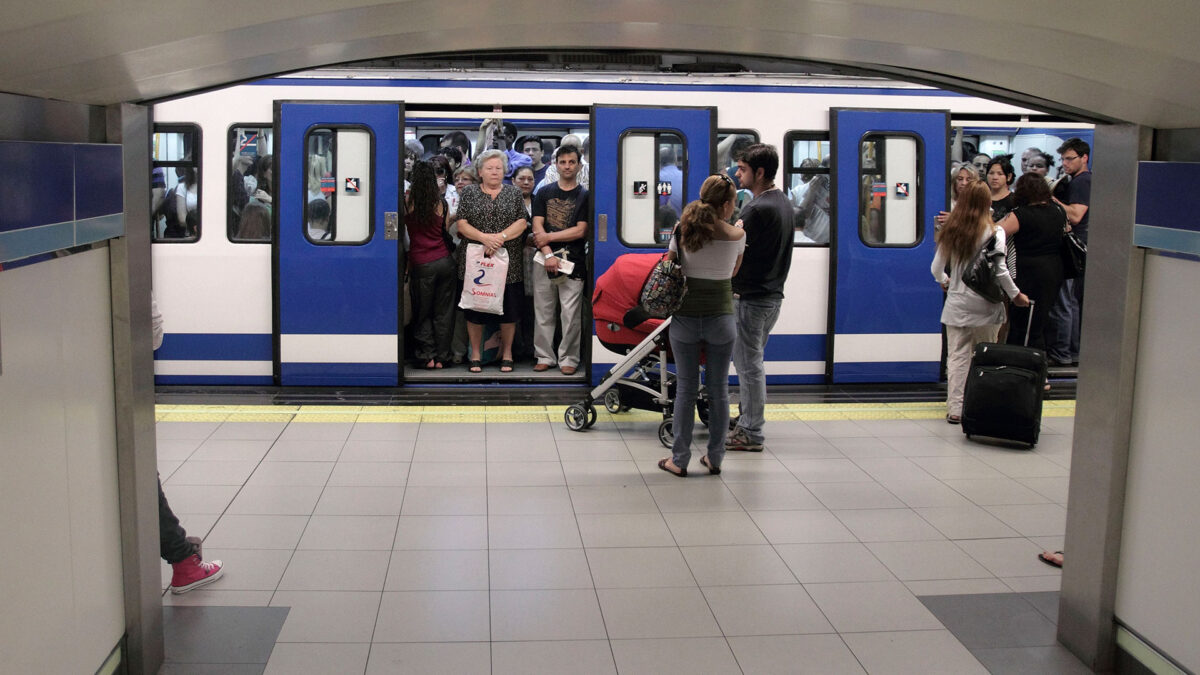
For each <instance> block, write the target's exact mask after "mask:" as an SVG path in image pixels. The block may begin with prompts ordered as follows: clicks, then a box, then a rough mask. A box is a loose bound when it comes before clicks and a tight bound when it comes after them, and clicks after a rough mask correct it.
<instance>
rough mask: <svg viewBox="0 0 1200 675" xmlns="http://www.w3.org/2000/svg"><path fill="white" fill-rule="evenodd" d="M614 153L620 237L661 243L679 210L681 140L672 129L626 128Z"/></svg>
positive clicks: (683, 172) (633, 242) (683, 164)
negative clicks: (616, 169)
mask: <svg viewBox="0 0 1200 675" xmlns="http://www.w3.org/2000/svg"><path fill="white" fill-rule="evenodd" d="M619 154H620V157H619V159H618V160H617V161H618V164H619V166H620V167H621V171H620V175H621V178H620V185H621V189H620V192H621V211H620V214H619V216H618V219H619V220H618V222H619V223H620V228H619V235H620V238H621V241H622V242H624V244H625V245H626V246H653V247H661V246H663V245H665V244H666V242H667V240H668V239H670V237H671V230H672V229H673V228H674V227H675V223H677V222H679V214H680V213H682V212H683V200H684V196H685V195H686V194H687V178H686V176H687V144H686V143H685V142H684V140H683V138H681V137H680V136H679V134H676V133H672V132H655V131H650V130H647V131H631V132H626V133H625V134H624V135H623V136H622V137H621V143H620V150H619Z"/></svg>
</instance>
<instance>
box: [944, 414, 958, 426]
mask: <svg viewBox="0 0 1200 675" xmlns="http://www.w3.org/2000/svg"><path fill="white" fill-rule="evenodd" d="M946 422H948V423H949V424H961V423H962V418H961V417H959V416H958V415H946Z"/></svg>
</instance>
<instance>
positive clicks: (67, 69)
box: [0, 0, 1200, 128]
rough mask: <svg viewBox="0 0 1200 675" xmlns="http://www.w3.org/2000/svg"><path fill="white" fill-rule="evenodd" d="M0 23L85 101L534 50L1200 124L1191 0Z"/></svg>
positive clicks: (168, 4) (69, 95)
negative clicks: (793, 74)
mask: <svg viewBox="0 0 1200 675" xmlns="http://www.w3.org/2000/svg"><path fill="white" fill-rule="evenodd" d="M0 26H3V28H0V45H3V47H2V49H3V52H2V56H0V91H5V92H9V93H14V94H24V95H29V96H37V97H42V98H49V99H57V100H65V101H71V102H77V103H88V104H110V103H118V102H127V101H145V100H150V99H156V98H162V97H167V96H173V95H177V94H181V93H185V92H189V91H194V90H198V89H204V88H209V87H215V86H220V85H224V84H228V83H232V82H237V81H243V80H248V79H253V78H257V77H261V76H264V75H271V74H277V73H283V72H290V71H296V70H302V69H308V68H313V67H317V66H323V65H331V64H338V63H345V62H349V61H359V60H364V59H373V58H380V57H390V56H408V55H421V54H430V53H447V52H456V51H463V52H479V51H485V50H509V51H512V50H521V49H526V48H530V46H531V45H532V44H534V43H536V47H537V48H538V49H539V50H540V49H630V50H665V51H706V52H716V53H728V54H737V55H752V56H755V57H759V58H765V59H788V60H804V61H814V62H824V63H835V64H845V65H849V66H857V67H863V68H867V69H870V70H873V71H875V72H884V73H888V74H891V75H892V76H894V77H896V78H898V79H916V80H920V81H926V82H933V83H938V84H940V85H942V86H944V87H947V88H952V89H965V90H969V91H972V92H975V93H980V94H983V95H989V94H990V95H993V96H998V97H1001V98H1009V99H1011V100H1021V101H1024V102H1026V103H1032V104H1037V103H1038V102H1041V103H1042V107H1047V108H1051V109H1057V110H1062V111H1077V112H1079V113H1082V114H1084V115H1085V116H1087V117H1091V118H1093V119H1101V120H1105V119H1107V120H1119V121H1127V122H1134V123H1138V124H1143V125H1147V126H1152V127H1158V128H1183V127H1200V86H1197V85H1198V84H1200V76H1198V73H1200V40H1197V31H1196V28H1197V23H1196V21H1195V13H1194V7H1193V6H1192V3H1190V2H1187V1H1186V0H1143V1H1142V2H1137V3H1131V2H1124V1H1121V0H1060V1H1058V2H1028V1H1021V2H1013V3H1006V4H1005V3H1002V4H999V5H998V4H996V3H976V2H963V1H962V0H786V1H778V0H776V1H771V0H736V1H723V2H717V1H714V0H649V1H647V0H610V1H606V2H595V0H557V1H555V2H546V1H545V0H506V1H495V2H480V1H479V0H471V1H466V0H408V1H402V2H387V1H380V0H288V1H287V2H276V3H246V2H243V1H242V0H206V1H205V2H182V1H180V0H158V1H155V2H151V1H147V0H117V1H116V2H111V3H96V2H94V1H90V0H42V1H40V2H8V3H3V6H2V7H0Z"/></svg>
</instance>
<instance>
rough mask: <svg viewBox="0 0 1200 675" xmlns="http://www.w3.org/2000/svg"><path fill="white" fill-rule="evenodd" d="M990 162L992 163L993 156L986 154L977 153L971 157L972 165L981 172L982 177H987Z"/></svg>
mask: <svg viewBox="0 0 1200 675" xmlns="http://www.w3.org/2000/svg"><path fill="white" fill-rule="evenodd" d="M990 161H992V158H991V156H990V155H988V154H987V153H985V152H976V153H974V154H973V155H971V164H972V165H973V166H974V167H975V170H976V171H978V172H979V175H980V176H986V175H987V169H988V162H990Z"/></svg>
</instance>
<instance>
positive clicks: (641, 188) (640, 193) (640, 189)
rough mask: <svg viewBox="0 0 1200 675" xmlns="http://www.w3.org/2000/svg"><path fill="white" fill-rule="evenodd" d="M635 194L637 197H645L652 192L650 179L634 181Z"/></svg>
mask: <svg viewBox="0 0 1200 675" xmlns="http://www.w3.org/2000/svg"><path fill="white" fill-rule="evenodd" d="M633 194H634V196H636V197H645V196H646V195H648V194H650V181H646V180H635V181H633Z"/></svg>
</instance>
